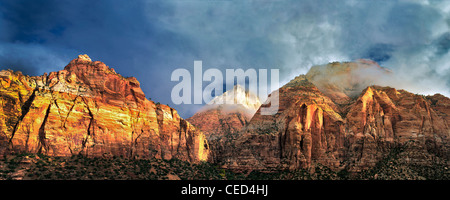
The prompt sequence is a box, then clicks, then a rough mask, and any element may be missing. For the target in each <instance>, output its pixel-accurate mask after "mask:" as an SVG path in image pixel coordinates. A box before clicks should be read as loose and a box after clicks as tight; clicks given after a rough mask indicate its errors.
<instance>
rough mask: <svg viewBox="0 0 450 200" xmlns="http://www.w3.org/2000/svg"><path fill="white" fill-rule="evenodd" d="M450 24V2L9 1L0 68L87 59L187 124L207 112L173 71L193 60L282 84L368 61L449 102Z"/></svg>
mask: <svg viewBox="0 0 450 200" xmlns="http://www.w3.org/2000/svg"><path fill="white" fill-rule="evenodd" d="M449 25H450V1H448V0H446V1H426V0H420V1H419V0H418V1H394V0H328V1H318V0H302V1H298V0H293V1H282V0H259V1H245V0H237V1H231V0H189V1H182V0H177V1H174V0H164V1H157V0H148V1H144V0H133V1H125V0H124V1H121V0H96V1H73V0H70V1H65V0H42V1H41V0H2V1H0V30H1V31H0V69H7V68H10V69H14V70H20V71H22V72H23V73H24V74H28V75H42V74H43V73H44V72H50V71H58V70H61V69H63V68H64V66H65V65H67V63H69V62H70V60H72V59H74V58H76V57H77V55H78V54H88V55H89V56H90V57H91V58H92V59H93V60H100V61H103V62H105V63H106V64H107V65H108V66H110V67H113V68H114V69H115V70H116V72H118V73H120V74H122V75H123V76H134V77H136V78H137V79H138V80H139V81H140V82H141V87H142V89H143V90H144V92H145V94H146V96H147V98H151V99H152V100H154V101H156V102H161V103H163V104H169V105H170V106H173V107H174V108H175V109H177V110H178V111H179V113H180V114H181V116H182V117H184V118H187V117H190V116H191V115H192V114H193V113H194V112H195V110H196V109H198V108H199V106H198V105H197V106H195V105H178V106H176V105H173V103H172V101H171V98H170V91H171V90H172V88H173V86H175V85H176V84H177V83H176V82H171V81H170V75H171V73H172V71H173V70H175V69H177V68H186V69H189V70H192V69H193V64H194V60H202V61H203V68H204V69H207V68H219V69H226V68H243V69H248V68H255V69H258V68H264V69H271V68H279V69H280V80H281V84H283V83H286V82H287V81H288V80H290V79H292V78H294V77H295V76H297V75H299V74H304V73H306V72H307V71H308V69H309V68H310V67H311V66H312V65H317V64H325V63H328V62H331V61H351V60H354V59H358V58H369V59H372V60H375V61H377V62H379V63H380V64H381V65H382V66H384V67H387V68H389V69H391V70H392V71H394V73H396V74H397V75H398V78H399V80H401V81H399V80H397V81H396V84H397V85H394V86H395V87H399V88H404V89H407V90H409V91H411V92H414V93H421V94H434V93H441V94H444V95H446V96H450V89H449V88H450V79H449V77H450V54H449V49H450V30H449ZM204 85H207V83H205V84H204Z"/></svg>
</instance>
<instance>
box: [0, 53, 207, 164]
mask: <svg viewBox="0 0 450 200" xmlns="http://www.w3.org/2000/svg"><path fill="white" fill-rule="evenodd" d="M0 81H1V88H0V94H1V96H0V101H1V103H2V104H1V105H2V106H1V107H0V115H2V117H1V119H0V125H1V131H0V153H1V154H2V155H3V154H6V153H21V152H31V153H43V154H47V155H51V156H71V155H78V154H82V155H85V156H93V157H99V156H123V157H128V158H163V159H172V158H178V159H181V160H187V161H191V162H198V161H205V160H207V159H208V155H209V146H208V142H207V140H206V137H205V135H203V133H202V132H201V131H200V130H198V129H196V128H194V127H193V126H192V125H191V124H190V123H189V122H187V121H185V120H184V119H182V118H181V117H180V116H179V115H178V113H177V111H176V110H174V109H173V108H171V107H169V106H165V105H160V104H155V103H154V102H153V101H149V100H148V99H146V98H145V95H144V93H143V91H142V90H141V88H140V83H139V82H138V81H137V80H136V78H134V77H129V78H125V77H122V76H121V75H120V74H117V73H116V72H115V71H114V69H112V68H110V67H108V66H106V65H105V64H104V63H102V62H100V61H95V62H93V61H91V59H90V58H89V56H87V55H80V56H79V57H78V58H77V59H74V60H72V61H71V62H70V63H69V64H68V65H67V66H66V67H65V68H64V70H61V71H58V72H51V73H50V74H44V75H42V76H35V77H30V76H25V75H22V74H21V73H19V72H12V71H8V70H4V71H1V72H0Z"/></svg>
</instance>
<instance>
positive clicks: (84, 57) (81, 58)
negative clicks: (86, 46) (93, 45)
mask: <svg viewBox="0 0 450 200" xmlns="http://www.w3.org/2000/svg"><path fill="white" fill-rule="evenodd" d="M78 60H84V61H89V62H92V60H91V58H89V56H88V55H87V54H80V55H78Z"/></svg>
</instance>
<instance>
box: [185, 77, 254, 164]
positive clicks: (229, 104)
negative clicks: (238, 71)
mask: <svg viewBox="0 0 450 200" xmlns="http://www.w3.org/2000/svg"><path fill="white" fill-rule="evenodd" d="M260 105H261V103H260V101H259V98H258V96H257V95H255V94H253V93H252V92H250V91H246V90H245V88H243V87H242V86H240V85H235V86H234V87H233V89H231V90H229V91H226V92H224V93H223V94H222V95H220V96H216V97H215V98H214V99H213V100H211V102H209V103H208V104H207V105H205V106H204V107H203V108H201V109H200V110H199V111H198V112H197V113H195V114H194V115H193V116H192V117H190V118H188V119H187V121H189V122H191V123H192V124H193V125H195V126H196V127H198V128H199V129H200V130H201V131H202V132H203V133H204V134H205V135H206V136H207V138H208V140H209V144H210V147H211V158H212V160H213V161H214V162H218V161H219V160H221V157H222V154H223V150H224V149H225V148H226V147H225V146H226V144H227V143H224V141H225V140H228V139H230V138H234V137H235V136H236V133H237V132H239V131H240V130H241V129H242V128H243V127H245V126H246V125H247V124H248V122H249V121H250V119H251V118H252V116H253V115H254V114H255V112H256V110H257V109H258V108H259V106H260Z"/></svg>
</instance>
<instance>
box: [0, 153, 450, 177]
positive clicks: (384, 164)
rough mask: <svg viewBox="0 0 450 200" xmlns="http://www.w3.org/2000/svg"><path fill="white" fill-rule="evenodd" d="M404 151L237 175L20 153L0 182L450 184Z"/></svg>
mask: <svg viewBox="0 0 450 200" xmlns="http://www.w3.org/2000/svg"><path fill="white" fill-rule="evenodd" d="M401 156H402V150H401V149H396V150H395V151H392V152H391V153H390V154H389V155H388V156H387V157H386V158H385V159H383V160H382V161H380V162H379V163H378V164H377V165H376V166H375V167H373V168H372V169H369V170H365V171H362V172H360V173H357V174H351V173H349V172H348V171H346V170H341V171H339V172H334V171H332V170H331V169H329V168H327V167H325V166H322V165H320V164H316V165H315V167H313V168H312V169H308V170H306V169H302V170H295V171H286V170H279V171H272V172H260V171H249V172H233V171H230V170H226V169H221V168H219V167H218V166H217V165H214V164H211V163H206V162H204V163H199V164H191V163H189V162H185V161H180V160H157V159H151V160H132V159H125V158H121V157H113V158H87V157H83V156H73V157H70V158H63V157H49V156H45V155H40V154H20V155H14V156H8V157H6V158H4V159H2V160H0V180H11V179H12V180H29V179H31V180H36V179H37V180H129V179H133V180H179V179H181V180H361V179H362V180H374V179H381V180H409V179H413V180H448V179H449V177H450V172H449V169H448V165H447V164H446V163H445V162H440V161H436V162H435V163H432V164H427V165H426V166H425V165H412V164H405V163H404V162H402V161H401V159H399V158H400V157H401Z"/></svg>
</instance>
